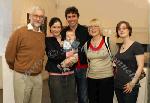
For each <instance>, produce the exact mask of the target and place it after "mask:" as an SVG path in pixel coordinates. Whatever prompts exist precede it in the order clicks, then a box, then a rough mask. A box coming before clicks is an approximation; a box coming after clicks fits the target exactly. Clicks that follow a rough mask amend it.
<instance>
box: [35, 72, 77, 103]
mask: <svg viewBox="0 0 150 103" xmlns="http://www.w3.org/2000/svg"><path fill="white" fill-rule="evenodd" d="M48 85H49V90H50V98H51V103H75V102H76V87H75V78H74V74H71V75H64V76H49V81H48ZM37 98H38V97H37Z"/></svg>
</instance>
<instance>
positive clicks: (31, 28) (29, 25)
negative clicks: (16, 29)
mask: <svg viewBox="0 0 150 103" xmlns="http://www.w3.org/2000/svg"><path fill="white" fill-rule="evenodd" d="M27 28H28V30H32V31H35V30H34V29H33V26H32V25H31V23H29V24H28V25H27ZM35 32H41V29H40V28H39V30H38V31H35Z"/></svg>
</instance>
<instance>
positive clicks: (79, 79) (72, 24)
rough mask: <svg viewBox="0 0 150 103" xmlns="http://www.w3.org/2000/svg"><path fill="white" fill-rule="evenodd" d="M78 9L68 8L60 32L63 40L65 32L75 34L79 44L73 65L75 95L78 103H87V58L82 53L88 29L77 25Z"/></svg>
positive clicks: (87, 36)
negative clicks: (75, 61) (76, 60)
mask: <svg viewBox="0 0 150 103" xmlns="http://www.w3.org/2000/svg"><path fill="white" fill-rule="evenodd" d="M79 16H80V15H79V12H78V9H77V8H76V7H74V6H72V7H68V8H67V9H66V10H65V17H66V20H67V22H68V24H69V25H68V26H67V27H66V28H64V29H63V30H62V32H61V33H62V37H63V39H65V38H66V31H67V30H68V29H71V30H73V31H74V32H75V35H76V39H77V40H78V41H79V42H80V45H79V46H78V56H79V58H78V62H77V64H76V65H75V79H76V84H77V95H78V103H87V102H88V99H87V81H86V70H87V67H88V65H87V58H86V55H85V53H84V51H83V48H82V47H83V45H84V44H85V42H86V41H87V40H88V39H90V36H89V33H88V28H87V27H85V26H82V25H80V24H79V23H78V19H79Z"/></svg>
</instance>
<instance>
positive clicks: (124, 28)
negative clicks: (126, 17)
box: [118, 27, 128, 31]
mask: <svg viewBox="0 0 150 103" xmlns="http://www.w3.org/2000/svg"><path fill="white" fill-rule="evenodd" d="M126 29H128V28H127V27H123V28H118V31H120V30H126Z"/></svg>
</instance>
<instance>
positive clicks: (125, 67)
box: [114, 42, 144, 89]
mask: <svg viewBox="0 0 150 103" xmlns="http://www.w3.org/2000/svg"><path fill="white" fill-rule="evenodd" d="M140 54H144V48H143V47H142V45H141V44H140V43H138V42H134V43H133V44H132V45H131V46H130V47H129V48H128V49H127V50H126V51H125V52H123V53H120V50H118V53H117V54H116V55H115V58H114V60H115V63H116V66H117V72H116V74H115V88H120V89H122V88H123V85H125V84H126V83H128V82H129V81H131V80H132V78H133V77H134V75H135V72H136V70H137V68H138V65H137V61H136V55H140ZM136 86H139V85H136Z"/></svg>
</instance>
